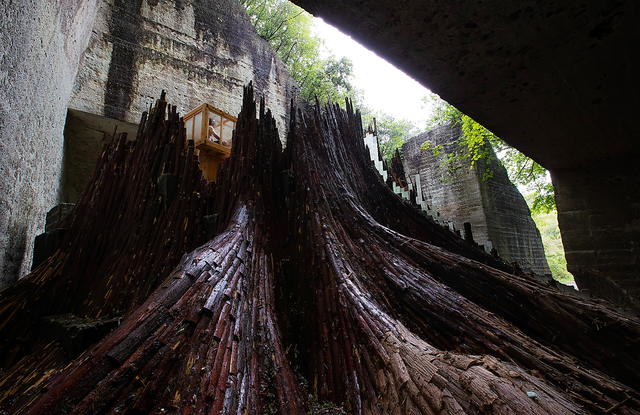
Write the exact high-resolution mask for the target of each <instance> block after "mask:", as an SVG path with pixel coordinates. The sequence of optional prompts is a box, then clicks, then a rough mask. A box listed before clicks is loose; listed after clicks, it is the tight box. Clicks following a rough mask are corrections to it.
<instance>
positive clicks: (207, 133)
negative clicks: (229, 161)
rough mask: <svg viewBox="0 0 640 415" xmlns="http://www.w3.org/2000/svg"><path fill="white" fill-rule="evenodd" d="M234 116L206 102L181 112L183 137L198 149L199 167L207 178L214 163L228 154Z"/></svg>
mask: <svg viewBox="0 0 640 415" xmlns="http://www.w3.org/2000/svg"><path fill="white" fill-rule="evenodd" d="M236 121H237V118H236V117H234V116H232V115H230V114H227V113H226V112H224V111H221V110H219V109H218V108H215V107H213V106H211V105H209V104H202V105H200V106H199V107H198V108H196V109H193V110H191V111H189V112H188V113H187V115H185V116H184V124H185V128H186V130H187V140H193V141H194V145H195V147H196V149H197V150H198V151H199V158H200V169H202V172H203V173H204V176H205V177H206V178H207V179H208V180H209V181H211V182H215V181H216V176H217V175H218V166H219V165H220V164H222V163H223V162H224V160H225V159H226V158H227V157H229V154H230V153H231V144H232V139H233V131H234V130H235V129H236Z"/></svg>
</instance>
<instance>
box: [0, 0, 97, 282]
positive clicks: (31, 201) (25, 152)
mask: <svg viewBox="0 0 640 415" xmlns="http://www.w3.org/2000/svg"><path fill="white" fill-rule="evenodd" d="M96 3H97V0H52V1H39V0H14V1H9V2H7V1H3V2H0V33H2V36H0V288H2V287H5V286H6V285H8V284H10V283H12V282H14V281H16V280H17V279H18V278H19V277H21V276H24V275H26V273H27V272H28V271H29V268H30V267H31V258H32V255H33V240H34V238H35V236H36V235H37V234H38V233H40V232H42V231H43V230H44V224H45V215H46V213H47V211H48V210H49V209H50V208H51V207H52V206H54V205H56V204H57V202H58V198H59V184H60V178H61V170H62V159H63V129H64V122H65V115H66V112H67V105H68V102H69V98H70V96H71V92H72V89H73V84H74V80H75V78H76V74H77V71H78V65H79V62H80V60H81V57H82V54H83V52H84V50H85V48H86V46H87V43H88V41H89V37H90V34H91V28H92V27H93V22H94V19H95V15H96V9H97V8H96Z"/></svg>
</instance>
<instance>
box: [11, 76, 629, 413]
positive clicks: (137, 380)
mask: <svg viewBox="0 0 640 415" xmlns="http://www.w3.org/2000/svg"><path fill="white" fill-rule="evenodd" d="M166 108H167V106H166V103H165V102H164V99H161V100H160V101H158V103H157V105H156V107H155V108H154V109H153V110H152V112H151V114H152V115H151V117H150V118H149V120H146V119H144V120H143V123H142V126H141V132H140V134H139V137H138V140H137V143H136V144H135V145H125V141H124V139H121V140H120V141H118V142H114V143H112V145H111V147H110V148H109V149H108V150H107V151H106V152H105V156H103V158H102V159H101V161H100V164H99V166H98V168H97V169H96V173H95V174H94V179H93V181H92V185H91V186H93V187H91V186H90V188H89V189H88V190H87V193H86V194H85V197H84V198H83V200H82V201H81V203H80V204H79V205H78V207H77V208H76V210H75V211H74V212H73V213H72V214H71V215H70V216H69V217H68V218H67V219H66V222H65V224H64V225H63V226H65V227H68V228H69V229H70V230H75V231H74V232H71V233H68V234H71V235H74V234H75V235H76V236H75V237H73V238H72V237H71V236H70V237H69V238H70V239H69V240H68V241H66V242H65V244H66V245H64V246H63V248H61V250H60V251H59V252H58V253H57V254H56V255H54V257H53V258H51V259H50V260H49V261H48V262H46V263H45V264H44V265H43V266H42V267H41V268H39V269H38V270H36V272H34V274H32V275H31V276H29V277H28V278H26V279H25V280H24V282H21V283H20V284H18V285H16V286H13V287H11V288H9V289H8V290H5V291H4V292H2V293H1V294H0V334H2V335H3V336H4V337H3V338H4V339H6V340H3V342H4V343H3V344H2V352H3V354H2V356H8V357H5V361H4V365H3V370H4V372H2V374H1V375H0V376H1V377H0V393H1V394H2V395H0V410H4V411H7V412H8V413H28V414H53V413H72V414H88V413H149V414H150V413H174V414H177V413H180V414H218V413H225V414H228V413H237V414H245V413H246V414H254V413H256V414H257V413H260V414H271V413H279V414H306V413H318V414H319V413H353V414H419V413H421V414H480V413H485V414H513V413H519V414H589V413H618V414H640V401H639V400H638V396H639V395H638V393H637V390H638V388H639V387H640V375H639V373H640V336H639V334H640V324H639V323H638V321H637V320H632V319H628V318H626V317H624V316H622V315H619V314H617V313H615V312H613V311H611V310H608V309H607V308H604V307H602V306H600V305H598V304H594V303H591V302H588V301H584V300H581V299H577V298H574V297H571V296H568V295H566V294H564V293H561V292H558V291H556V290H555V289H552V288H551V287H548V286H544V285H542V284H540V283H538V282H537V281H535V280H534V279H532V278H530V277H528V276H526V275H523V274H521V273H520V272H519V271H518V270H516V269H513V268H511V267H510V266H509V265H507V264H504V263H501V262H499V261H498V260H497V259H495V258H493V257H491V256H490V255H487V254H486V253H484V252H483V251H481V250H479V249H477V248H476V247H475V246H473V245H471V244H468V243H467V242H465V241H464V240H463V239H461V238H460V237H458V236H456V235H455V234H453V233H451V232H448V231H447V230H445V229H443V228H442V227H441V226H439V225H438V224H437V223H435V222H433V221H432V220H431V219H430V218H428V217H427V216H425V215H424V214H422V213H421V212H420V211H419V210H418V209H417V208H415V207H413V206H412V205H411V204H410V203H407V202H406V201H403V200H402V199H400V198H398V197H396V196H395V195H394V194H393V193H392V192H391V190H390V189H389V188H388V187H386V186H385V184H384V183H383V182H382V179H381V178H380V177H379V176H378V174H377V172H376V171H375V170H374V169H373V167H372V165H371V162H370V160H369V158H368V152H367V151H366V149H365V147H364V144H363V140H362V127H361V120H360V117H359V114H358V113H357V112H354V110H353V108H351V106H350V104H349V103H347V105H346V110H341V109H340V108H339V107H338V106H332V105H330V106H327V107H325V108H324V109H322V108H320V106H319V104H318V105H316V108H315V111H314V114H313V116H305V115H304V114H303V113H302V112H296V111H295V110H292V112H291V124H290V126H289V134H288V141H287V143H286V146H285V147H284V149H283V148H282V145H281V143H280V141H279V135H278V133H277V130H276V128H275V122H274V120H273V118H272V117H271V114H270V112H269V111H268V110H266V109H265V108H264V103H263V102H261V103H260V108H256V103H255V101H254V98H253V88H252V86H251V85H250V86H249V87H248V88H247V89H246V91H245V97H244V103H243V109H242V112H241V113H240V115H239V117H238V123H237V126H236V136H235V137H234V140H233V148H232V150H231V157H230V159H228V160H227V161H226V162H225V165H224V167H223V168H222V169H220V170H219V172H218V176H217V182H216V183H215V187H214V188H213V189H211V191H210V192H209V193H208V192H207V187H206V186H207V184H206V182H204V181H203V180H202V177H201V175H200V173H198V172H199V170H198V169H197V158H196V157H194V156H193V149H192V148H191V147H185V146H184V145H183V144H180V143H181V140H180V137H182V136H183V133H182V129H183V127H182V124H181V123H180V122H179V119H178V116H177V115H176V114H175V110H171V111H168V112H167V111H165V109H166ZM151 120H153V121H151ZM171 131H172V132H171ZM171 137H177V138H171ZM142 148H144V149H147V150H145V151H144V154H145V156H144V157H142V156H140V155H136V154H137V153H136V152H137V151H140V149H142ZM165 173H167V174H170V175H174V176H176V177H177V178H178V182H179V187H178V192H177V196H176V197H175V199H173V200H170V201H168V205H166V207H165V205H163V203H164V201H161V200H159V199H157V197H156V194H157V193H156V191H155V188H154V186H155V185H154V183H157V177H158V176H160V175H162V174H165ZM114 175H118V176H117V177H118V178H119V179H118V180H120V181H114V180H115V179H114V177H116V176H114ZM123 183H128V184H129V186H124V190H123V188H122V187H123V186H122V184H123ZM145 186H148V187H145ZM92 189H93V190H92ZM169 193H170V192H167V194H169ZM204 215H217V233H216V236H215V237H214V238H213V239H211V240H210V241H208V242H207V241H204V240H203V229H202V226H201V223H202V219H201V218H202V217H203V216H204ZM90 218H93V219H90ZM78 235H79V236H78ZM156 235H157V236H156ZM74 238H75V239H74ZM107 239H108V241H109V242H106V240H107ZM96 245H98V246H99V247H101V248H100V249H101V250H97V249H98V248H97V247H96ZM65 247H66V248H65ZM185 251H190V253H188V254H185V255H184V256H183V257H182V260H180V262H179V263H178V261H177V259H178V258H177V255H182V253H183V252H185ZM98 253H100V255H99V256H98V257H96V255H98ZM105 261H106V262H105ZM167 269H169V271H167ZM70 287H74V288H73V289H71V288H70ZM98 294H99V295H98ZM116 298H117V301H116V300H115V299H116ZM58 300H59V301H60V304H58ZM22 304H26V308H21V305H22ZM27 310H29V311H27ZM112 310H118V312H119V313H122V314H123V315H124V316H123V319H122V321H121V323H120V326H119V327H118V328H117V329H116V330H114V331H113V332H112V333H111V334H109V335H108V336H107V337H105V338H104V339H103V340H102V341H101V342H99V343H97V344H95V345H93V346H91V347H90V348H89V349H88V350H87V351H86V352H85V353H84V354H83V355H82V356H80V357H79V358H77V359H73V360H71V361H68V360H67V359H66V357H65V355H64V353H62V351H61V348H60V346H59V345H58V344H57V343H56V342H55V341H46V340H44V339H40V340H37V341H36V339H37V325H38V321H39V320H38V318H39V317H38V315H39V314H42V313H48V314H42V315H49V314H60V313H62V312H66V313H74V314H78V315H88V316H90V315H97V314H99V313H102V315H107V314H110V313H113V312H114V311H112Z"/></svg>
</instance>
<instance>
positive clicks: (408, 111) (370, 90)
mask: <svg viewBox="0 0 640 415" xmlns="http://www.w3.org/2000/svg"><path fill="white" fill-rule="evenodd" d="M314 21H315V24H316V28H317V31H318V35H319V37H320V38H322V39H324V41H325V45H326V47H327V49H328V51H329V52H331V53H333V55H335V57H336V58H338V59H340V58H341V57H343V56H346V57H348V58H349V59H351V61H352V62H353V72H354V75H355V81H354V84H355V87H356V88H358V89H360V90H361V91H363V92H364V103H365V105H366V106H368V107H369V108H371V109H373V110H374V111H376V110H378V111H383V112H385V113H387V114H390V115H393V116H394V117H395V118H396V119H402V118H406V119H408V120H410V121H412V122H413V124H414V125H415V126H416V127H418V129H419V130H421V131H422V130H424V129H425V125H426V120H427V119H428V118H429V109H426V108H425V109H423V108H422V107H423V106H424V104H423V103H422V101H421V100H422V97H424V96H427V95H429V93H430V91H429V90H428V89H426V88H425V87H423V86H422V85H420V84H419V83H417V82H416V81H414V80H413V79H412V78H410V77H409V76H407V75H405V74H404V73H403V72H401V71H399V70H398V69H396V68H395V67H394V66H393V65H391V64H389V63H387V61H385V60H384V59H382V58H380V57H378V56H377V55H376V54H375V53H373V52H371V51H369V50H367V49H365V48H364V47H363V46H361V45H360V44H359V43H357V42H356V41H355V40H353V39H351V38H350V37H349V36H347V35H345V34H343V33H341V32H340V31H338V29H336V28H334V27H333V26H330V25H328V24H326V23H325V22H324V21H322V19H317V18H316V19H314ZM329 52H327V54H328V53H329Z"/></svg>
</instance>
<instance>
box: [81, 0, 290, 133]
mask: <svg viewBox="0 0 640 415" xmlns="http://www.w3.org/2000/svg"><path fill="white" fill-rule="evenodd" d="M250 81H253V82H254V85H255V89H256V92H257V94H258V95H264V97H265V101H266V104H267V106H269V108H271V110H272V111H273V113H274V115H275V118H276V120H277V121H278V127H280V130H281V131H282V132H281V134H282V136H283V137H284V132H285V127H286V126H287V125H288V122H287V120H288V115H289V110H288V108H289V103H290V101H291V99H292V98H295V96H296V87H295V84H294V81H293V79H292V78H291V77H290V75H289V73H288V71H287V69H286V68H285V66H284V64H283V63H282V62H281V61H280V59H279V58H278V57H277V55H276V54H275V52H273V50H272V49H271V47H270V46H269V44H268V43H267V42H265V41H264V40H263V39H261V38H260V37H259V36H258V35H257V34H256V32H255V30H254V28H253V26H251V24H250V23H249V20H248V17H247V16H246V13H245V12H244V9H242V7H241V6H240V5H239V4H238V2H237V1H235V0H204V1H198V2H187V1H182V0H135V1H125V0H103V1H101V2H100V8H99V12H98V16H97V18H96V23H95V26H94V29H93V35H92V36H91V40H90V43H89V47H88V49H87V52H86V54H85V59H84V62H83V65H82V66H81V68H80V71H79V73H78V79H77V81H76V84H75V87H74V91H73V97H72V100H71V103H70V104H69V107H70V108H71V109H73V110H78V111H82V112H85V113H89V114H95V115H102V116H105V117H108V118H111V119H115V120H122V121H126V122H130V123H137V122H138V121H139V119H140V115H141V114H142V112H143V111H145V110H147V109H148V108H149V105H150V104H151V103H153V102H154V100H155V99H156V98H158V97H159V95H160V92H161V91H162V90H163V89H164V90H166V91H167V94H168V97H169V99H170V101H171V102H172V103H174V105H176V106H177V110H178V112H180V113H181V114H185V113H186V112H188V111H189V110H191V109H193V108H195V107H197V106H198V105H200V104H202V103H204V102H208V103H210V104H212V105H214V106H215V107H218V108H220V109H222V110H223V111H226V112H228V113H230V114H232V115H237V114H238V112H239V111H240V107H241V104H242V87H243V86H244V85H246V84H248V83H249V82H250Z"/></svg>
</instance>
